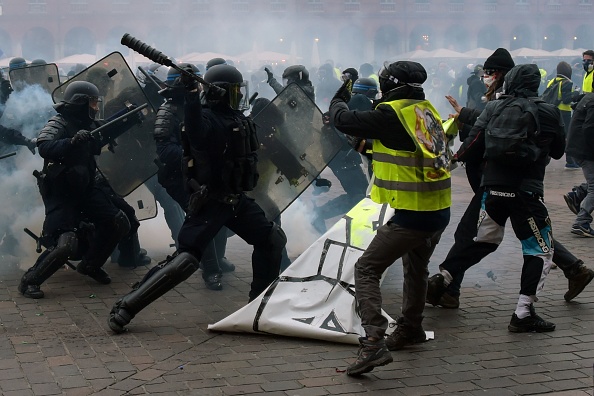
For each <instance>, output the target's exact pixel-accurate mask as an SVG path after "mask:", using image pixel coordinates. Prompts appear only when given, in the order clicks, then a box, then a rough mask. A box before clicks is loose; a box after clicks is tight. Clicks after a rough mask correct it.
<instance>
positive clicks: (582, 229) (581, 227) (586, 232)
mask: <svg viewBox="0 0 594 396" xmlns="http://www.w3.org/2000/svg"><path fill="white" fill-rule="evenodd" d="M571 233H572V234H575V235H579V236H583V237H588V238H594V230H593V229H592V228H591V227H590V224H589V223H584V224H574V225H573V226H572V227H571Z"/></svg>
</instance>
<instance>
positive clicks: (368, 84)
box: [353, 77, 378, 99]
mask: <svg viewBox="0 0 594 396" xmlns="http://www.w3.org/2000/svg"><path fill="white" fill-rule="evenodd" d="M377 92H378V90H377V83H376V82H375V80H374V79H373V78H369V77H361V78H358V79H357V81H355V83H354V84H353V93H358V94H363V95H365V96H367V97H368V98H370V99H375V96H376V95H377Z"/></svg>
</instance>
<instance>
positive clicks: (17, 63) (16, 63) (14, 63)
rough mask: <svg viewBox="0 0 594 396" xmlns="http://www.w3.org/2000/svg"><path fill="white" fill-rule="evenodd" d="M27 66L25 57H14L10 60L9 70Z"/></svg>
mask: <svg viewBox="0 0 594 396" xmlns="http://www.w3.org/2000/svg"><path fill="white" fill-rule="evenodd" d="M26 66H27V61H26V60H25V58H21V57H16V58H12V59H11V60H10V62H8V69H9V70H14V69H22V68H23V67H26Z"/></svg>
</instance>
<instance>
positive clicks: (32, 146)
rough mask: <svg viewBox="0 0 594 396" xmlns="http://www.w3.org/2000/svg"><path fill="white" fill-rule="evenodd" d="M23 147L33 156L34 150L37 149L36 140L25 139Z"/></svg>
mask: <svg viewBox="0 0 594 396" xmlns="http://www.w3.org/2000/svg"><path fill="white" fill-rule="evenodd" d="M25 146H27V148H28V149H29V150H30V151H31V152H32V153H33V154H35V148H36V147H37V139H25Z"/></svg>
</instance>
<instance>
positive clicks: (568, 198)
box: [563, 191, 580, 214]
mask: <svg viewBox="0 0 594 396" xmlns="http://www.w3.org/2000/svg"><path fill="white" fill-rule="evenodd" d="M563 199H564V200H565V203H566V204H567V207H568V208H569V210H571V211H572V212H573V213H574V214H578V212H579V211H580V201H578V197H577V194H576V192H575V191H570V192H568V193H567V194H564V195H563Z"/></svg>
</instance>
